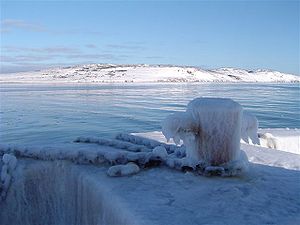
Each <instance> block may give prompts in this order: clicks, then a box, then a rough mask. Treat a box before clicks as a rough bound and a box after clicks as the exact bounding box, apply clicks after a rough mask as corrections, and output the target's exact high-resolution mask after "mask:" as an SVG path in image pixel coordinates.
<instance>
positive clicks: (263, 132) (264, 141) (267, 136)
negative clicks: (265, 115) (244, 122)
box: [259, 129, 300, 154]
mask: <svg viewBox="0 0 300 225" xmlns="http://www.w3.org/2000/svg"><path fill="white" fill-rule="evenodd" d="M259 136H260V138H259V139H260V145H261V146H263V147H267V148H272V149H276V150H281V151H286V152H291V153H296V154H300V131H299V129H259Z"/></svg>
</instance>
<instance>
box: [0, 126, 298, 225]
mask: <svg viewBox="0 0 300 225" xmlns="http://www.w3.org/2000/svg"><path fill="white" fill-rule="evenodd" d="M268 132H269V133H272V130H268ZM290 132H291V133H292V131H290ZM118 137H119V138H121V137H124V138H127V139H128V141H129V142H131V140H132V141H133V142H137V143H140V144H141V143H142V142H144V143H145V144H146V143H147V145H149V146H150V144H152V145H153V146H154V145H155V144H158V143H160V144H161V145H163V146H166V151H164V150H163V148H156V150H155V151H154V152H155V153H156V154H158V155H161V156H163V155H165V153H166V152H167V151H168V152H169V153H168V154H172V153H170V151H172V152H173V153H175V152H178V153H179V152H180V151H181V150H182V149H181V148H180V147H176V146H175V145H172V144H171V143H169V144H165V143H164V142H166V139H165V138H164V136H163V135H162V133H161V132H151V133H143V134H135V135H134V137H133V136H132V135H128V134H127V135H125V134H124V135H119V136H118ZM133 142H131V143H133ZM171 145H172V146H175V147H173V148H172V150H170V148H168V149H167V147H168V146H171ZM69 147H70V149H68V148H67V147H65V148H62V149H57V151H56V152H55V154H57V155H56V157H58V155H59V153H60V155H61V157H62V156H63V155H65V154H66V155H68V156H69V155H70V152H71V151H77V152H80V154H79V155H80V157H81V159H82V160H84V159H87V158H90V159H91V157H92V156H93V155H95V152H101V153H108V152H110V153H114V152H124V150H120V149H118V148H114V147H110V146H104V145H99V144H95V143H89V144H87V143H74V144H72V146H69ZM155 147H157V146H155ZM155 147H152V148H155ZM241 148H242V150H243V151H244V152H245V153H246V154H247V156H248V158H249V161H250V162H251V163H250V165H249V167H250V168H249V170H248V172H247V173H246V174H245V175H244V176H243V177H239V178H219V177H214V178H208V177H205V176H199V175H197V174H195V173H191V172H185V173H183V172H180V171H176V170H173V169H168V168H167V167H164V166H161V167H154V168H151V169H147V170H141V171H140V172H139V173H138V174H136V175H133V176H129V177H120V178H111V177H109V176H107V174H106V173H107V170H108V168H109V166H108V164H103V163H102V164H101V163H98V164H94V165H98V166H94V165H77V164H75V163H71V162H68V161H66V160H63V161H53V162H52V161H41V160H33V159H26V158H23V157H20V156H19V157H18V166H17V169H16V172H15V174H16V175H15V182H14V183H13V184H12V186H11V188H10V189H9V192H8V195H7V198H6V199H5V201H3V202H1V203H0V207H1V210H0V223H1V225H2V224H3V225H6V224H7V225H8V224H22V225H27V224H36V223H40V224H117V225H122V224H141V225H142V224H149V225H150V224H151V225H156V224H170V223H171V224H174V225H182V224H186V225H189V224H297V223H298V221H299V220H300V216H299V215H300V196H299V189H300V182H299V176H300V171H299V170H300V165H299V162H300V156H299V155H297V154H292V153H288V152H283V151H275V150H273V149H267V148H262V147H258V146H255V145H249V144H242V145H241ZM1 149H2V150H3V149H4V147H3V146H2V148H1ZM47 149H48V150H49V151H50V150H51V151H52V150H55V149H56V148H55V147H53V148H52V149H50V148H44V149H43V150H45V151H47ZM27 150H28V151H27V152H31V151H32V150H31V148H29V147H28V148H27ZM40 150H42V149H40ZM62 151H63V152H62ZM126 152H127V151H126ZM132 153H133V154H148V153H147V152H131V153H130V154H132ZM35 154H36V155H42V152H41V151H35ZM177 158H179V159H180V157H177ZM181 159H182V158H181ZM88 163H93V162H92V161H86V164H88ZM101 165H102V166H101ZM109 165H110V164H109ZM211 169H212V170H211ZM218 169H219V168H210V167H209V168H207V171H206V172H207V173H209V172H211V171H214V172H217V171H218ZM220 170H221V169H219V171H220ZM221 173H222V171H221ZM41 215H43V216H41ZM37 221H38V222H37Z"/></svg>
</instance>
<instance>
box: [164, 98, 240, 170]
mask: <svg viewBox="0 0 300 225" xmlns="http://www.w3.org/2000/svg"><path fill="white" fill-rule="evenodd" d="M241 120H242V107H241V105H240V104H238V103H237V102H235V101H233V100H231V99H225V98H196V99H194V100H192V101H191V102H190V103H189V104H188V106H187V110H186V112H184V113H175V114H172V115H170V116H169V117H167V118H166V120H165V121H164V122H163V128H162V131H163V134H164V135H165V137H166V138H167V139H169V138H173V139H174V138H175V139H176V140H174V141H175V142H178V137H179V138H180V139H181V140H182V141H183V143H184V145H185V146H186V155H187V157H189V158H191V159H193V160H199V161H204V162H205V163H207V164H208V165H212V166H218V165H222V164H224V163H228V162H230V161H234V160H237V159H238V158H239V155H240V137H241Z"/></svg>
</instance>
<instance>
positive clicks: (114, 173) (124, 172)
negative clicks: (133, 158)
mask: <svg viewBox="0 0 300 225" xmlns="http://www.w3.org/2000/svg"><path fill="white" fill-rule="evenodd" d="M139 171H140V168H139V167H138V165H136V164H134V163H132V162H130V163H127V164H126V165H116V166H112V167H110V168H109V169H108V171H107V175H108V176H110V177H122V176H129V175H132V174H136V173H138V172H139Z"/></svg>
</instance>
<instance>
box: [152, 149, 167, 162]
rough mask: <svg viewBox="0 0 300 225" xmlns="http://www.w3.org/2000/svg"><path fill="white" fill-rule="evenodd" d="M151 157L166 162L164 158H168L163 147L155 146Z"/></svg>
mask: <svg viewBox="0 0 300 225" xmlns="http://www.w3.org/2000/svg"><path fill="white" fill-rule="evenodd" d="M152 156H154V157H159V158H161V159H162V160H166V158H167V157H168V153H167V150H166V148H165V147H163V146H157V147H155V148H154V149H153V150H152Z"/></svg>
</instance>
